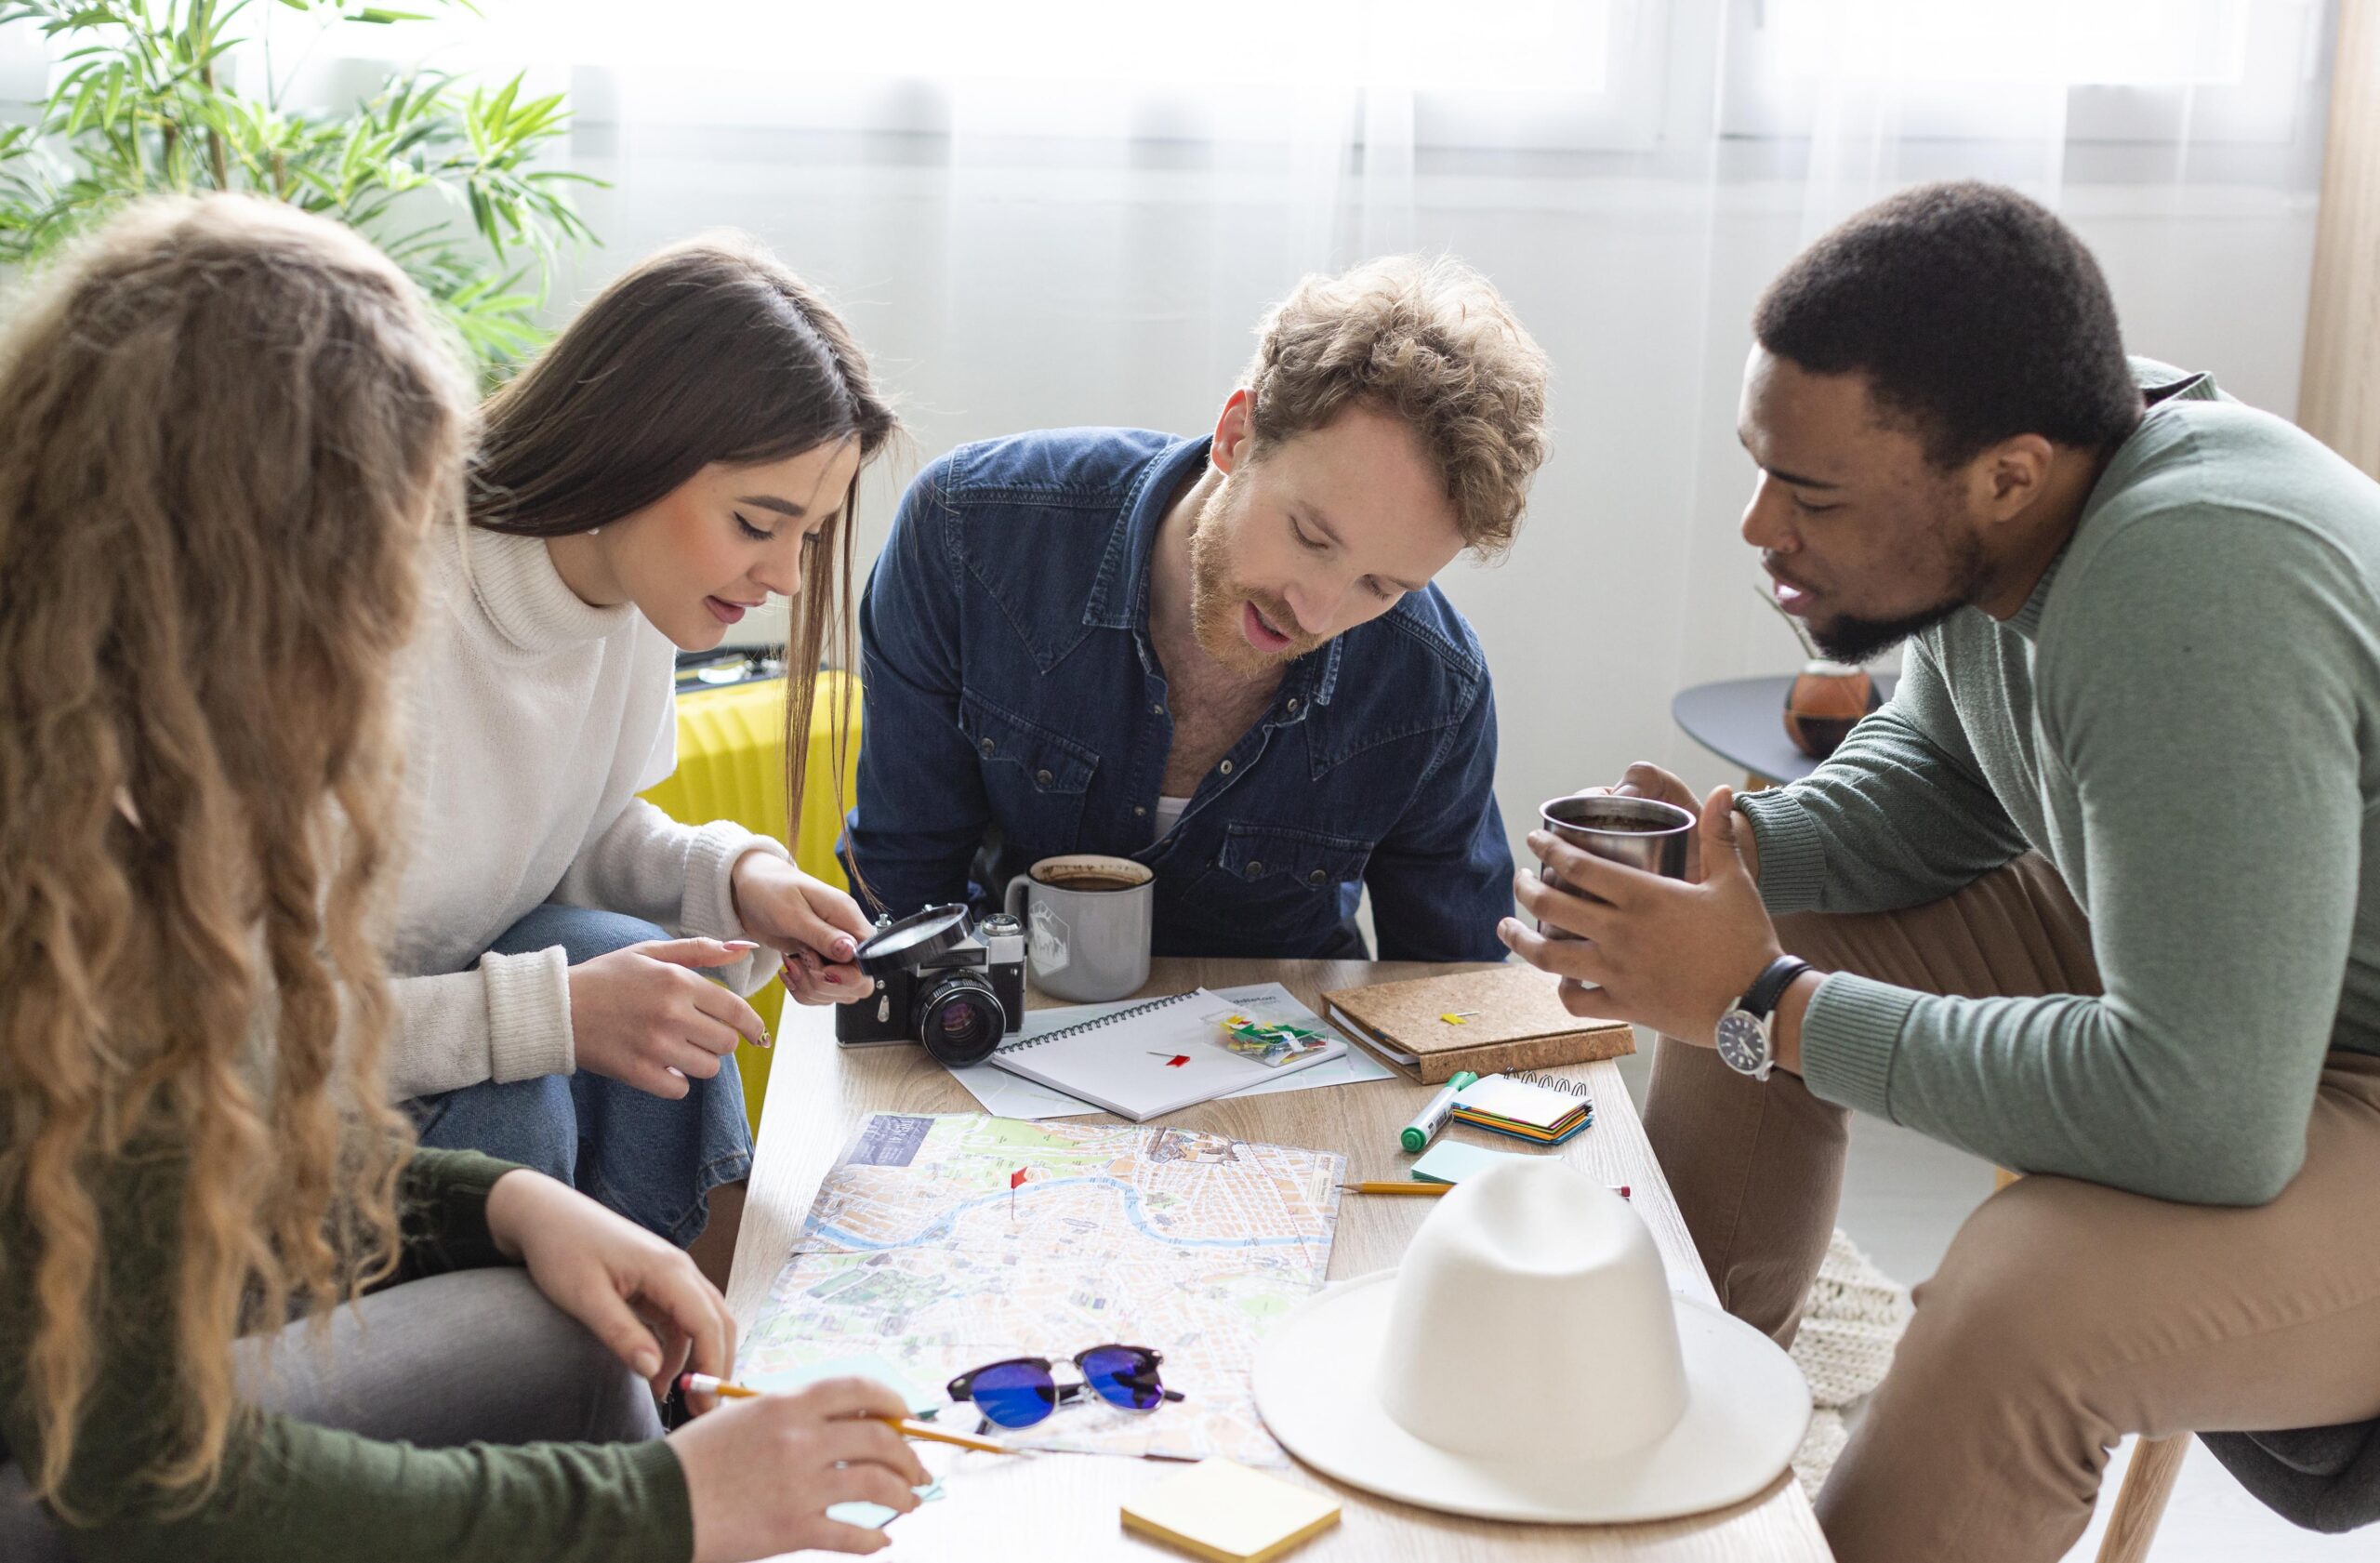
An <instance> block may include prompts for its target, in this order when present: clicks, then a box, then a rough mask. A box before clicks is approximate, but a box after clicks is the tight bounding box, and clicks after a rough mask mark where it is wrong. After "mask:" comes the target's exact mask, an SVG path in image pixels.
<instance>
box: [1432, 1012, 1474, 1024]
mask: <svg viewBox="0 0 2380 1563" xmlns="http://www.w3.org/2000/svg"><path fill="white" fill-rule="evenodd" d="M1438 1018H1439V1019H1440V1020H1443V1021H1445V1022H1446V1023H1447V1024H1448V1026H1468V1025H1470V1024H1471V1018H1470V1016H1468V1015H1459V1014H1442V1015H1440V1016H1438Z"/></svg>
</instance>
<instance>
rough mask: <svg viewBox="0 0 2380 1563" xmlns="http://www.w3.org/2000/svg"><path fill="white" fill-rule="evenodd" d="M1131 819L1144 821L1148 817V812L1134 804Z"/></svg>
mask: <svg viewBox="0 0 2380 1563" xmlns="http://www.w3.org/2000/svg"><path fill="white" fill-rule="evenodd" d="M1132 817H1133V818H1134V819H1146V818H1148V817H1149V812H1148V810H1146V809H1144V808H1143V807H1141V806H1140V805H1139V804H1138V803H1135V804H1133V805H1132Z"/></svg>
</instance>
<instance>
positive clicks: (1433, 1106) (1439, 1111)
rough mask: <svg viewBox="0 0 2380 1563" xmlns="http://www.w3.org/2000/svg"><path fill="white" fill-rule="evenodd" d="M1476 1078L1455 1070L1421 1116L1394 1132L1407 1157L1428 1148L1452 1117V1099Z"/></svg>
mask: <svg viewBox="0 0 2380 1563" xmlns="http://www.w3.org/2000/svg"><path fill="white" fill-rule="evenodd" d="M1478 1078H1479V1077H1478V1076H1477V1075H1474V1074H1473V1073H1472V1072H1471V1071H1470V1070H1468V1069H1461V1070H1457V1071H1456V1072H1455V1073H1454V1074H1452V1075H1449V1076H1448V1077H1447V1083H1446V1084H1444V1085H1442V1086H1440V1087H1439V1088H1438V1093H1437V1094H1436V1095H1435V1096H1433V1097H1431V1098H1430V1105H1429V1106H1426V1107H1423V1108H1422V1109H1421V1116H1420V1117H1418V1118H1416V1119H1414V1120H1413V1121H1412V1122H1410V1123H1408V1124H1407V1125H1406V1126H1405V1127H1404V1128H1402V1129H1400V1130H1398V1131H1397V1132H1396V1138H1397V1141H1398V1143H1400V1144H1401V1145H1403V1146H1405V1152H1406V1154H1407V1155H1408V1156H1418V1155H1420V1154H1421V1152H1422V1151H1425V1150H1427V1149H1429V1148H1430V1141H1431V1139H1432V1138H1433V1137H1435V1135H1436V1133H1437V1132H1438V1131H1439V1130H1441V1129H1444V1128H1445V1127H1446V1126H1447V1119H1450V1118H1452V1117H1453V1116H1454V1099H1455V1098H1456V1097H1457V1096H1459V1095H1461V1093H1462V1088H1463V1087H1464V1086H1466V1085H1469V1084H1470V1083H1471V1082H1472V1081H1474V1080H1477V1079H1478Z"/></svg>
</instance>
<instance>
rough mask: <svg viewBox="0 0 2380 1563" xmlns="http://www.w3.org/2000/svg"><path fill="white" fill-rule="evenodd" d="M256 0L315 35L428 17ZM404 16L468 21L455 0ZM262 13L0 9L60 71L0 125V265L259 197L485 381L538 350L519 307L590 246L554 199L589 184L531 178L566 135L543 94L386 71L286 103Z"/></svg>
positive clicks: (22, 4) (184, 6) (141, 0)
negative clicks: (354, 247)
mask: <svg viewBox="0 0 2380 1563" xmlns="http://www.w3.org/2000/svg"><path fill="white" fill-rule="evenodd" d="M272 3H277V4H278V5H279V6H280V7H285V8H286V9H288V10H292V11H298V12H302V13H305V14H306V16H307V17H308V18H309V19H310V20H311V22H312V24H313V28H312V31H313V35H314V37H315V38H316V39H319V38H320V36H321V35H322V33H324V31H326V30H327V29H328V28H330V27H331V26H333V25H335V24H337V23H340V22H367V23H374V24H379V25H397V24H401V23H403V22H407V21H417V20H424V19H425V18H426V17H427V15H428V14H429V13H428V11H425V10H408V11H401V10H393V9H390V8H388V7H377V6H364V5H359V4H355V3H354V0H272ZM414 4H416V5H417V6H427V7H431V8H434V9H443V10H451V9H453V8H455V7H457V6H459V7H461V8H462V9H464V10H467V11H470V12H472V14H474V15H476V14H477V8H476V7H473V6H472V5H471V4H470V0H414ZM269 15H270V9H269V5H268V4H267V0H0V23H9V22H17V23H26V24H30V25H33V26H36V27H38V28H39V29H40V31H41V32H42V33H44V34H46V36H47V38H48V40H49V42H50V46H51V48H52V51H53V55H54V58H56V59H58V60H59V63H60V65H61V66H62V73H61V74H59V75H58V77H57V79H56V81H55V84H54V85H53V86H52V87H51V90H50V92H49V94H48V96H47V98H46V99H44V100H42V101H41V102H39V103H36V104H34V105H33V106H32V118H31V122H30V123H20V124H15V125H9V126H0V264H23V263H25V262H28V261H33V260H38V259H39V258H41V257H42V256H44V255H46V253H48V252H49V251H50V250H52V249H54V248H55V247H56V246H57V245H59V244H61V243H63V242H65V241H66V240H67V239H69V238H71V237H72V236H73V234H75V233H76V232H81V231H82V230H83V229H85V228H86V227H88V226H90V225H91V224H92V223H94V222H97V221H99V220H102V219H105V218H106V217H107V216H108V215H109V214H110V213H111V212H112V211H113V210H115V209H116V208H117V207H118V206H120V205H123V204H125V203H126V202H127V201H131V200H134V199H137V198H139V196H142V195H147V194H152V193H154V192H161V191H179V192H202V191H214V190H232V191H246V192H254V193H257V194H261V195H269V196H271V197H273V198H275V199H277V200H282V201H286V202H288V203H290V204H291V205H296V206H299V207H302V208H304V209H305V210H307V211H310V212H315V213H319V214H321V215H323V216H325V217H330V218H333V219H337V220H339V221H341V222H344V223H347V224H348V225H350V227H352V228H355V229H356V230H358V231H359V232H362V233H364V235H365V236H366V237H368V238H370V239H371V240H372V241H373V242H374V243H376V244H377V245H379V246H380V247H381V248H382V249H384V250H386V251H387V252H388V253H389V255H390V257H391V258H394V259H395V260H396V261H397V262H398V264H400V265H402V266H403V268H404V269H405V270H406V271H407V272H410V273H411V274H412V275H413V277H414V278H415V279H416V280H417V282H419V283H420V285H421V286H422V288H423V290H424V291H425V292H426V293H427V294H428V295H429V297H430V298H431V299H432V300H434V301H435V302H436V304H437V305H438V307H439V308H440V309H441V310H442V311H444V313H445V314H446V315H447V317H448V318H449V319H451V320H452V321H453V322H454V324H455V326H456V330H457V331H458V332H459V333H460V335H461V338H462V340H463V342H464V343H465V345H466V346H467V347H468V348H469V351H470V353H471V355H472V357H473V358H474V360H475V361H476V363H477V365H478V367H479V370H480V372H481V374H482V376H483V378H496V376H498V375H499V374H500V373H501V372H502V370H503V369H504V367H505V366H506V365H507V364H509V363H511V362H513V361H515V360H517V359H518V358H519V357H521V356H522V354H523V353H524V352H525V351H527V350H529V349H531V348H534V347H535V346H536V344H537V342H538V341H539V340H540V339H541V337H542V333H541V332H540V330H539V328H538V326H537V325H536V318H535V311H536V308H537V306H538V304H539V303H541V302H542V301H543V299H544V297H545V291H546V285H547V282H548V279H549V275H550V273H551V270H552V266H553V262H554V260H555V259H556V258H557V255H558V253H559V251H560V250H561V249H562V246H564V245H575V244H578V243H583V242H592V241H593V239H594V235H593V233H592V232H591V231H590V230H589V229H588V226H587V224H586V222H585V221H584V219H581V218H580V216H579V215H578V212H577V209H576V207H575V205H573V204H572V201H571V199H570V194H569V191H568V185H569V183H570V182H571V181H574V180H578V181H584V182H588V183H596V182H600V181H596V180H592V179H588V177H587V176H585V175H582V174H575V173H571V172H569V171H567V170H562V169H555V168H541V167H538V166H536V164H537V161H538V158H539V154H540V153H541V152H544V151H546V150H547V149H548V148H549V146H550V144H551V143H552V142H553V141H554V139H556V138H557V137H558V136H560V135H561V134H562V130H563V129H564V127H565V126H566V125H567V122H568V117H569V116H568V112H567V110H566V109H565V108H564V106H563V102H562V94H559V93H556V94H553V95H551V96H549V97H539V98H530V97H523V96H522V92H521V78H519V77H517V76H516V77H515V78H513V80H512V81H510V82H509V83H507V84H505V85H503V86H477V85H472V84H469V83H467V82H464V81H460V80H458V79H456V77H454V76H452V75H449V74H445V73H438V72H432V71H417V70H405V71H399V72H395V73H391V74H390V75H389V76H388V77H387V79H385V80H384V81H382V82H381V83H380V85H379V86H378V87H377V90H376V91H374V92H373V93H372V95H371V96H369V97H368V98H365V99H363V100H361V101H359V102H356V103H354V104H353V105H352V106H351V107H350V108H348V109H346V110H343V111H334V112H327V113H325V112H321V111H307V110H300V109H297V108H293V107H291V106H289V105H288V104H287V103H285V102H284V97H285V94H286V91H287V87H288V85H289V78H290V77H292V76H294V75H295V74H296V71H295V70H294V69H291V70H287V71H284V72H282V73H276V72H275V70H274V68H273V60H272V56H271V52H270V50H271V43H272V39H271V36H270V35H269V34H267V33H265V32H264V24H265V22H266V21H267V20H269ZM284 20H285V19H284ZM284 31H285V29H284ZM259 39H261V41H262V45H263V47H262V48H261V49H259V50H247V46H249V45H250V44H251V43H256V42H258V40H259ZM241 51H246V52H245V53H242V52H241ZM285 52H286V50H285V47H284V54H285ZM235 57H236V58H237V68H236V69H235V68H234V60H235ZM299 63H301V64H302V60H301V61H300V62H299ZM258 64H261V65H262V70H261V71H260V72H258V71H256V70H254V69H253V67H255V66H256V65H258ZM253 75H261V76H262V78H263V79H262V80H261V81H260V82H258V81H251V80H243V79H235V78H240V77H247V76H253Z"/></svg>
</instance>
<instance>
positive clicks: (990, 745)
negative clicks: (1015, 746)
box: [975, 738, 999, 754]
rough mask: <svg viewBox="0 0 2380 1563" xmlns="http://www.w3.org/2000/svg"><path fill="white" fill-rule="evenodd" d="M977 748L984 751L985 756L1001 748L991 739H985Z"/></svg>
mask: <svg viewBox="0 0 2380 1563" xmlns="http://www.w3.org/2000/svg"><path fill="white" fill-rule="evenodd" d="M975 747H976V748H980V749H982V750H983V751H984V752H985V754H989V753H991V752H992V751H993V750H994V749H996V748H999V746H998V744H995V743H994V742H992V741H991V740H990V739H989V738H986V739H985V740H984V741H983V742H982V743H980V744H978V745H976V746H975Z"/></svg>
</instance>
